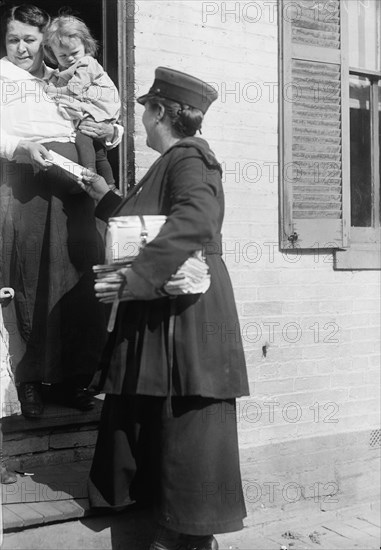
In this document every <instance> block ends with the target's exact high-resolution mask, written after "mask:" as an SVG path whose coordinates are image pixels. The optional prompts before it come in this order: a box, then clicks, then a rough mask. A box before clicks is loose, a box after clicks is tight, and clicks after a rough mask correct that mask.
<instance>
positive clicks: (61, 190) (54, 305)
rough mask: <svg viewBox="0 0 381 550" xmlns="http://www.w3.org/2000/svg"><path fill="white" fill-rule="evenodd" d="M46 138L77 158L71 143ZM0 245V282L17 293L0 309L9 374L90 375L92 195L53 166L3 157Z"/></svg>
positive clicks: (98, 309) (94, 256)
mask: <svg viewBox="0 0 381 550" xmlns="http://www.w3.org/2000/svg"><path fill="white" fill-rule="evenodd" d="M45 145H46V147H47V148H49V149H54V150H56V151H57V152H58V153H60V154H61V155H63V156H65V157H67V158H69V159H71V160H74V161H76V160H77V153H76V149H75V146H74V144H72V143H51V144H45ZM78 191H79V192H78ZM0 249H1V254H2V262H1V267H0V281H1V284H2V285H6V286H12V287H13V288H14V289H15V293H16V294H15V300H14V302H13V303H12V305H11V307H10V308H7V311H5V312H4V313H5V315H4V319H5V323H6V325H7V328H8V331H9V338H10V354H11V355H12V357H13V361H12V362H13V365H14V366H15V370H16V372H15V375H16V381H17V382H18V383H21V382H33V381H42V382H50V383H55V382H61V381H63V380H64V379H66V378H81V379H83V381H84V382H85V380H88V381H90V380H91V378H92V375H93V374H94V371H95V369H96V367H97V364H98V361H99V357H100V354H101V351H102V348H103V344H104V342H105V339H106V329H105V314H104V307H103V305H102V304H100V303H99V302H98V301H97V300H96V298H95V295H94V288H93V285H94V277H93V273H92V269H91V268H92V265H94V264H96V263H99V262H101V261H102V259H103V243H102V238H101V235H100V234H99V232H98V231H97V225H96V221H95V216H94V201H93V200H92V199H91V198H90V197H89V196H88V195H87V194H86V193H84V192H83V191H81V189H80V188H79V187H78V185H77V184H76V183H75V182H74V181H73V180H71V179H69V178H68V177H67V176H66V175H65V172H64V171H62V170H60V169H58V168H56V167H51V168H50V169H49V170H48V171H47V172H39V173H38V174H34V173H33V169H32V166H31V165H28V164H18V163H16V162H8V161H4V160H2V161H1V185H0ZM6 316H7V318H6Z"/></svg>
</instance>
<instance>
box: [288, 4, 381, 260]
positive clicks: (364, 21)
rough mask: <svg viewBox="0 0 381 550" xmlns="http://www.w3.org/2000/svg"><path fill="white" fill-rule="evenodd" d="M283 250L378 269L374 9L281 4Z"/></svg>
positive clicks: (378, 24) (377, 25)
mask: <svg viewBox="0 0 381 550" xmlns="http://www.w3.org/2000/svg"><path fill="white" fill-rule="evenodd" d="M279 10H280V14H279V15H280V17H279V20H280V25H279V27H280V44H281V47H280V56H281V59H280V61H281V63H280V66H281V90H282V92H283V94H282V96H281V132H280V152H281V163H280V164H281V185H280V190H281V224H280V227H281V235H280V241H281V246H282V248H290V247H298V248H302V249H319V248H324V249H327V248H328V249H332V250H333V251H334V252H335V268H336V269H360V268H361V269H367V268H368V269H369V268H372V269H374V268H377V267H380V245H379V243H380V238H379V231H380V154H379V147H380V122H379V116H380V115H379V112H380V81H381V72H380V71H381V67H380V29H381V21H380V11H381V10H380V3H379V2H376V1H373V0H349V1H346V0H341V1H340V0H326V1H324V2H323V1H315V0H299V1H298V2H295V1H292V2H291V1H288V0H283V1H282V2H279Z"/></svg>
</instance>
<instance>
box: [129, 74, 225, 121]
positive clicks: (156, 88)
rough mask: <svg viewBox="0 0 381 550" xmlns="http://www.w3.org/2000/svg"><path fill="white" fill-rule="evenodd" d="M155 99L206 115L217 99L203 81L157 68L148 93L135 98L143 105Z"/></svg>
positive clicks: (214, 91) (214, 93)
mask: <svg viewBox="0 0 381 550" xmlns="http://www.w3.org/2000/svg"><path fill="white" fill-rule="evenodd" d="M155 97H163V98H165V99H170V100H172V101H177V102H178V103H181V104H183V105H189V106H190V107H194V108H195V109H200V111H201V112H202V113H204V114H205V113H206V111H207V110H208V109H209V107H210V105H211V104H212V103H213V101H215V100H216V99H217V97H218V93H217V91H216V90H215V89H214V88H213V86H211V85H210V84H208V83H207V82H204V81H203V80H200V79H199V78H196V77H194V76H191V75H190V74H187V73H182V72H180V71H176V70H175V69H168V68H167V67H158V68H157V69H156V70H155V80H154V83H153V84H152V86H151V88H150V90H149V92H148V93H147V94H145V95H142V96H140V97H138V98H137V101H138V103H141V105H144V104H145V103H146V101H148V100H149V99H152V98H155Z"/></svg>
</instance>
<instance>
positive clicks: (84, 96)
mask: <svg viewBox="0 0 381 550" xmlns="http://www.w3.org/2000/svg"><path fill="white" fill-rule="evenodd" d="M47 82H48V85H47V87H46V92H47V94H48V95H49V96H50V97H51V98H52V99H54V100H55V101H56V102H57V104H58V108H59V109H60V111H61V114H62V115H63V116H64V117H65V118H70V119H71V120H73V121H74V124H75V125H76V126H78V124H79V123H80V122H81V121H82V120H83V119H85V118H86V117H89V116H90V117H92V118H93V119H94V120H95V122H109V123H111V124H115V123H116V122H117V120H118V118H119V114H120V98H119V93H118V90H117V88H116V86H115V84H114V83H113V81H112V80H111V78H110V77H109V76H108V74H107V73H106V72H105V70H104V69H103V67H102V65H100V64H99V63H98V61H96V59H94V58H93V57H91V56H90V55H85V56H84V57H82V58H81V59H79V60H78V61H77V62H76V63H74V64H73V65H71V66H70V67H69V68H68V69H65V70H63V71H60V70H59V69H56V70H55V71H53V72H52V73H51V75H50V76H49V80H48V81H47ZM50 85H51V86H50ZM75 145H76V147H77V151H78V157H79V163H80V164H82V166H85V167H86V168H89V169H90V170H92V171H93V172H97V173H98V174H100V175H101V176H103V177H104V179H105V180H106V182H107V183H108V185H109V186H110V189H112V190H114V191H116V190H117V189H116V187H115V179H114V175H113V173H112V168H111V166H110V163H109V162H108V159H107V153H106V149H105V147H104V145H103V144H102V143H101V142H99V141H97V140H94V141H93V140H92V139H91V138H90V137H89V136H86V135H84V134H82V132H80V131H77V134H76V139H75Z"/></svg>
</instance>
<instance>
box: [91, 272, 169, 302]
mask: <svg viewBox="0 0 381 550" xmlns="http://www.w3.org/2000/svg"><path fill="white" fill-rule="evenodd" d="M121 285H122V287H121ZM94 288H95V295H96V297H97V298H98V299H99V300H100V301H101V302H103V303H106V304H107V303H111V302H114V300H115V298H118V300H119V301H121V302H125V301H130V300H155V299H157V298H162V296H163V294H162V293H160V292H158V291H157V290H156V289H155V287H153V286H152V285H151V284H150V283H149V282H148V281H146V280H145V279H143V278H142V277H140V275H138V274H137V273H135V272H134V271H133V270H132V269H131V268H130V267H127V268H121V269H118V270H117V271H114V272H112V273H105V274H103V275H102V276H101V277H100V278H98V279H96V281H95V285H94Z"/></svg>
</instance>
